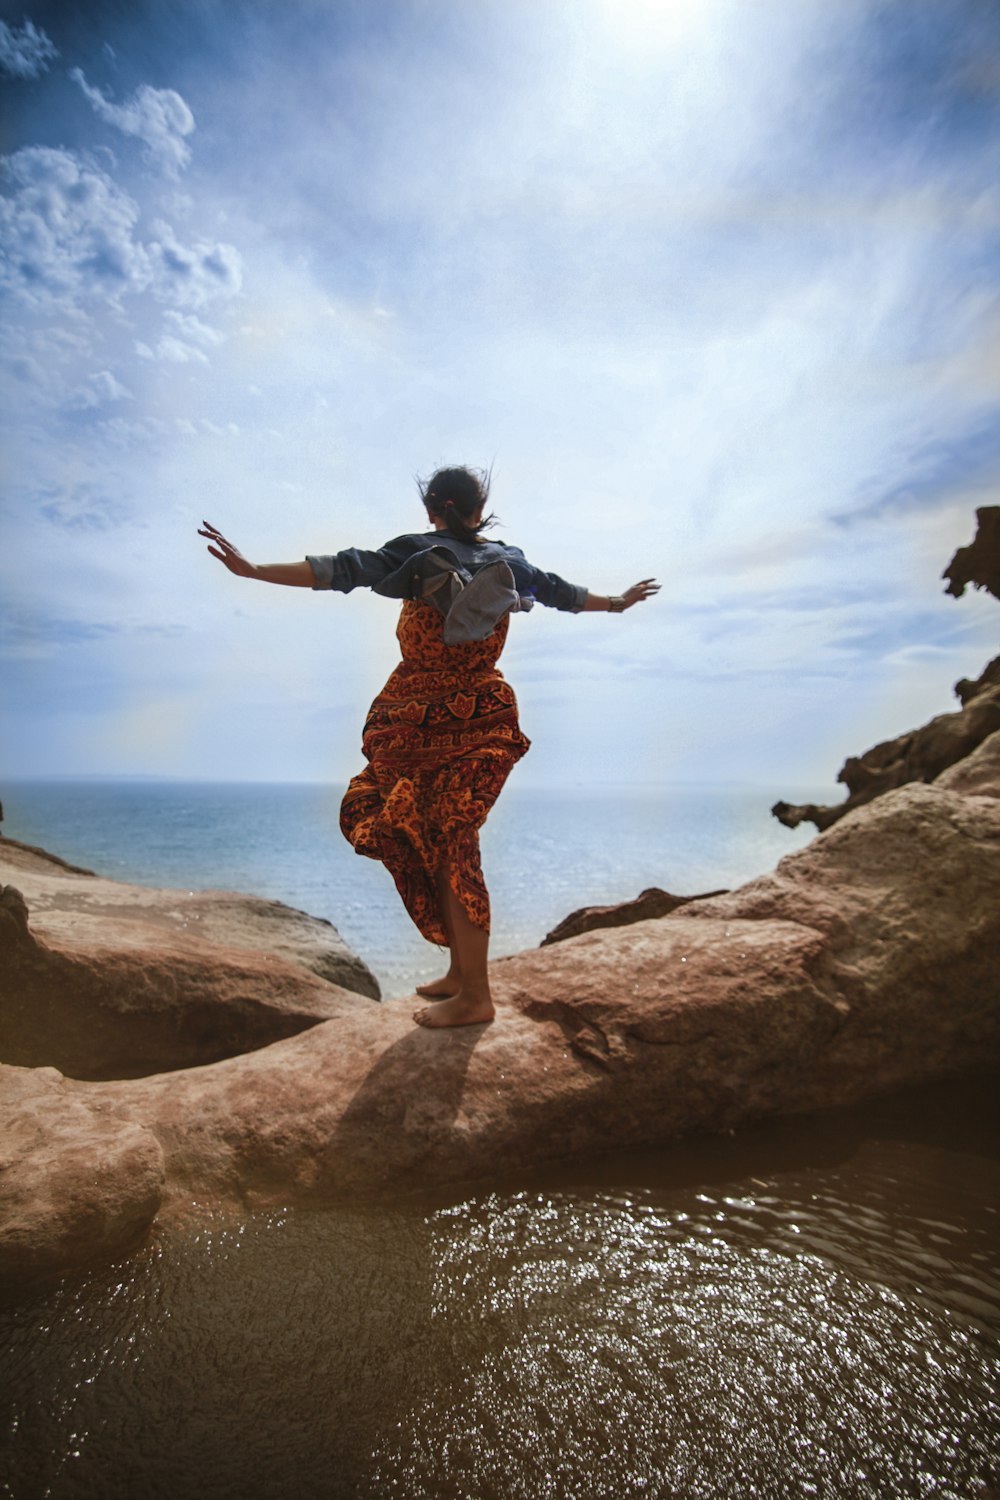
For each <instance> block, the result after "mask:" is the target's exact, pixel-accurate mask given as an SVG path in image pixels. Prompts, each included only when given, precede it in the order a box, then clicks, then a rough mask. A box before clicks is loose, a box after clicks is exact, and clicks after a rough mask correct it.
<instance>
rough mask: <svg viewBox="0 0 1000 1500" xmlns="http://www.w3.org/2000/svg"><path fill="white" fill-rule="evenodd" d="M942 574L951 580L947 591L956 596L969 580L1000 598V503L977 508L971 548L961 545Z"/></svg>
mask: <svg viewBox="0 0 1000 1500" xmlns="http://www.w3.org/2000/svg"><path fill="white" fill-rule="evenodd" d="M941 576H942V578H946V579H947V580H948V587H947V589H946V590H945V593H947V594H953V595H954V596H955V598H956V599H960V598H961V596H962V595H963V594H964V593H965V590H966V587H967V586H968V584H970V583H971V584H972V585H973V587H974V588H977V589H986V590H987V591H988V592H989V593H991V594H992V595H993V597H994V599H1000V505H984V506H983V507H982V508H981V509H980V510H977V511H976V534H975V536H974V537H973V539H972V541H971V542H970V543H969V545H968V547H959V549H958V551H957V552H956V553H955V556H954V557H953V558H952V560H951V562H950V563H949V564H948V566H947V568H946V569H945V570H944V572H943V573H942V575H941Z"/></svg>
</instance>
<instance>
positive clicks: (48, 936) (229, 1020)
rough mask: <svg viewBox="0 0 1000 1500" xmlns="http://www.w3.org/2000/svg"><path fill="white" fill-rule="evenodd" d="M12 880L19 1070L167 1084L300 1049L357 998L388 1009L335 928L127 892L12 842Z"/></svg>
mask: <svg viewBox="0 0 1000 1500" xmlns="http://www.w3.org/2000/svg"><path fill="white" fill-rule="evenodd" d="M0 879H8V880H12V881H13V880H16V882H17V884H16V885H13V884H11V885H8V886H6V887H3V886H0V997H2V1013H0V1018H2V1044H0V1045H2V1056H3V1059H4V1061H5V1062H8V1063H18V1064H21V1065H24V1066H28V1067H44V1066H51V1067H56V1068H58V1069H59V1070H60V1071H61V1072H62V1073H65V1074H68V1075H69V1076H71V1077H74V1078H90V1079H95V1078H122V1077H131V1076H136V1075H142V1074H148V1073H159V1072H163V1071H165V1070H168V1069H172V1068H182V1067H190V1066H192V1065H196V1064H199V1063H204V1062H214V1061H217V1060H218V1059H220V1058H223V1057H231V1056H233V1055H234V1054H237V1053H242V1052H248V1051H251V1050H252V1049H253V1048H256V1047H263V1046H266V1045H267V1044H268V1043H269V1042H272V1041H275V1040H277V1039H279V1038H281V1037H286V1036H292V1035H294V1034H295V1033H296V1032H298V1031H302V1030H303V1029H305V1028H307V1027H309V1026H315V1025H317V1024H318V1023H319V1022H321V1021H326V1020H329V1019H330V1018H331V1017H333V1016H336V1015H339V1014H340V1013H341V1012H342V1011H343V1010H344V1009H345V1008H347V1009H350V1008H351V1007H353V1006H355V1005H357V1003H358V1000H357V994H358V993H360V994H362V995H364V996H366V997H368V998H377V997H378V984H377V981H376V980H375V977H374V975H372V974H371V972H370V971H369V970H368V969H367V967H366V966H365V965H364V964H363V963H362V962H361V960H360V959H358V958H357V957H356V956H355V955H354V954H353V953H351V952H350V950H349V949H348V948H347V947H346V945H345V944H344V943H343V942H342V940H341V939H340V937H339V936H338V934H337V932H336V931H335V929H334V928H333V927H331V926H330V924H329V923H327V922H321V921H319V920H317V919H316V918H313V917H307V916H306V915H305V914H304V913H302V912H295V911H292V910H291V909H290V908H288V907H284V906H282V905H281V904H280V903H278V902H276V901H264V900H260V899H258V898H255V897H248V896H233V895H230V894H228V893H225V892H218V891H195V892H187V891H156V890H150V889H148V888H146V887H143V886H130V885H122V884H119V883H117V882H115V881H110V880H101V879H99V878H98V877H96V876H92V875H89V874H87V873H86V872H82V871H79V870H74V869H73V868H72V867H71V866H67V865H66V864H65V863H64V862H62V861H59V860H55V859H51V858H49V857H48V856H47V855H45V854H44V853H42V852H41V851H38V850H32V849H30V848H28V847H27V846H25V845H20V844H17V843H15V842H14V841H13V840H10V839H4V840H3V841H2V842H0ZM25 897H27V901H25ZM29 907H30V913H31V917H30V925H29V916H28V912H29ZM351 992H354V993H353V994H352V993H351Z"/></svg>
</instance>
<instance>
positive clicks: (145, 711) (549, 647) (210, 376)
mask: <svg viewBox="0 0 1000 1500" xmlns="http://www.w3.org/2000/svg"><path fill="white" fill-rule="evenodd" d="M0 23H2V24H0V73H2V84H3V137H2V148H3V153H4V159H3V172H2V180H0V193H2V196H0V233H2V250H3V260H2V265H0V286H2V296H3V302H4V308H3V318H2V322H3V329H4V346H3V358H2V389H0V410H2V417H0V423H2V433H0V437H2V442H3V455H4V461H3V462H4V470H3V484H2V498H0V777H3V776H6V777H16V776H37V775H50V774H51V775H93V774H102V775H111V776H114V775H169V776H191V777H204V778H209V779H213V780H251V781H254V780H278V781H296V780H307V781H309V780H315V781H344V780H346V779H347V777H348V776H350V775H351V774H353V773H354V772H355V771H356V770H358V769H360V766H361V764H362V762H361V758H360V734H361V725H362V722H363V719H364V713H365V710H366V709H367V706H368V703H369V702H370V700H371V698H372V697H373V696H374V694H375V693H376V692H377V691H378V689H379V687H380V686H381V684H382V682H383V681H384V679H385V677H386V676H387V675H388V673H389V671H390V670H391V668H392V666H393V664H394V662H395V661H396V660H397V658H398V654H397V648H396V642H395V638H394V627H395V616H396V609H397V607H398V606H395V605H394V604H393V603H392V602H391V601H388V600H384V599H380V598H377V597H376V596H374V595H372V594H370V593H367V592H361V591H359V592H356V593H354V594H351V595H349V596H344V595H339V594H329V593H312V592H310V591H308V590H297V589H281V588H276V587H268V586H265V585H262V584H259V583H254V582H250V581H245V580H240V579H237V578H235V577H232V576H231V575H229V574H228V573H227V572H225V570H224V569H223V568H222V567H221V566H220V565H219V564H218V563H217V562H215V561H214V560H213V559H212V558H211V557H209V556H208V554H207V552H206V551H205V547H204V543H203V542H202V541H201V540H200V539H199V538H198V536H197V535H196V529H197V527H198V525H199V524H200V522H201V521H202V519H203V518H207V519H209V520H210V521H212V522H213V523H214V524H216V525H218V526H219V527H221V529H222V530H223V531H224V532H225V533H226V534H227V535H228V536H229V537H230V538H231V539H232V540H233V541H235V542H236V544H237V545H238V546H240V547H241V548H242V549H243V551H244V552H245V553H246V554H247V555H248V556H249V557H250V558H251V559H253V560H254V561H258V562H281V561H292V560H296V559H299V558H302V557H303V556H305V554H306V553H317V552H335V551H337V550H338V549H339V548H341V547H347V546H362V547H376V546H378V545H379V544H380V543H381V542H383V541H384V540H386V539H387V538H389V537H392V536H395V535H398V534H399V533H401V532H405V531H412V530H421V529H424V524H425V523H424V519H423V512H422V510H421V508H420V504H419V499H418V495H417V490H416V486H415V483H414V478H415V476H417V475H427V474H429V473H430V472H432V471H433V469H434V468H435V467H438V466H440V465H442V464H452V463H469V464H473V465H478V466H483V467H491V468H492V473H493V491H492V508H493V509H494V510H495V512H496V513H497V515H498V516H499V517H500V520H501V526H500V528H499V530H498V532H497V535H499V536H501V537H502V538H505V539H507V540H509V541H511V542H514V543H516V544H517V545H519V546H521V547H522V548H523V549H524V551H525V552H526V553H527V555H528V557H529V558H530V559H531V560H532V561H533V562H535V563H536V564H537V565H538V566H540V567H542V568H545V569H547V570H554V571H556V572H558V573H560V574H561V575H562V576H563V577H565V578H568V579H569V580H570V581H572V582H574V583H580V584H584V585H585V586H587V587H590V588H592V589H593V590H595V591H596V592H598V593H617V592H621V591H622V590H624V589H625V588H626V587H627V586H628V585H629V584H630V583H632V582H634V581H635V580H636V579H638V578H643V577H648V576H650V575H655V576H656V577H658V578H659V579H660V580H661V582H662V585H663V588H662V592H661V593H660V595H659V596H658V598H657V599H656V600H655V601H653V602H651V603H649V604H646V605H642V606H638V607H636V608H635V609H633V610H631V611H629V612H628V613H627V614H626V615H621V616H618V615H612V616H608V615H604V614H597V613H592V614H585V615H576V616H574V615H570V614H564V613H560V612H557V611H554V610H544V609H541V608H538V609H535V610H534V611H532V613H531V614H530V615H524V616H520V617H518V618H515V619H514V620H513V622H512V626H511V632H510V637H509V641H508V645H507V649H506V652H505V654H504V658H503V663H502V665H503V669H504V672H505V675H506V676H507V677H508V678H509V679H510V680H511V682H512V683H513V685H514V687H515V689H516V691H517V693H518V698H519V702H520V706H521V715H522V722H523V726H524V728H525V731H526V733H527V734H528V735H529V737H530V738H531V739H532V741H533V748H532V751H531V753H530V755H529V756H528V757H527V759H526V760H525V761H524V762H523V763H522V765H521V766H520V767H519V768H518V772H517V776H518V780H519V782H520V783H521V784H523V785H532V784H534V785H539V786H546V785H566V786H587V785H595V784H601V785H619V784H621V785H625V784H629V783H635V782H642V783H649V782H658V781H672V782H726V781H742V782H748V783H752V784H754V785H759V786H761V787H768V788H770V789H772V790H773V791H774V793H775V794H776V795H783V794H788V793H794V791H795V789H796V788H798V787H803V786H813V787H816V786H819V787H822V786H827V787H828V789H829V794H830V795H831V797H833V798H837V797H838V796H839V795H840V793H838V792H837V791H836V789H835V786H834V778H835V775H836V771H837V769H838V768H839V766H840V765H841V763H842V761H843V760H844V758H845V757H846V756H847V755H849V754H855V753H860V752H861V751H863V750H864V749H866V748H868V746H870V745H872V744H874V743H875V742H877V741H879V740H882V739H887V738H891V737H893V736H895V735H897V734H899V733H901V732H903V731H905V730H907V729H909V728H912V727H914V726H916V725H917V724H920V723H922V722H924V721H925V720H926V719H927V718H929V717H930V716H931V715H933V714H935V713H944V712H948V711H950V710H952V709H954V708H955V707H957V703H956V701H955V699H954V697H953V694H952V685H953V683H954V682H955V681H956V679H958V678H959V677H964V676H975V675H977V674H978V673H979V671H981V669H982V667H983V666H984V665H985V663H986V661H987V660H988V659H989V657H990V656H991V655H993V654H994V653H995V652H996V649H997V645H996V640H997V634H998V621H1000V613H998V606H997V604H996V601H995V600H993V599H991V598H989V597H988V596H985V595H982V594H975V593H970V594H967V596H966V597H965V598H963V599H961V600H958V601H956V600H955V599H953V598H949V597H946V596H945V595H944V593H943V586H942V583H941V579H940V574H941V572H942V569H943V568H944V567H945V565H946V563H947V562H948V561H949V559H950V557H951V555H952V553H953V551H954V550H955V548H956V547H958V546H960V545H962V544H964V543H966V542H968V541H969V540H971V537H972V535H973V532H974V529H975V514H974V513H975V508H976V507H977V506H980V505H984V504H996V503H998V500H1000V493H998V491H1000V486H998V480H1000V422H998V420H997V417H998V398H1000V289H998V240H1000V177H998V173H997V162H998V160H1000V7H996V6H995V5H994V4H993V3H992V0H836V3H835V4H831V3H830V0H329V3H321V0H282V3H280V4H279V3H267V0H106V3H102V0H93V3H75V4H65V3H50V0H43V3H39V4H35V5H33V6H32V5H31V3H30V0H19V3H18V4H16V5H9V4H7V3H6V0H0Z"/></svg>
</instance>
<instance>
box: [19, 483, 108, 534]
mask: <svg viewBox="0 0 1000 1500" xmlns="http://www.w3.org/2000/svg"><path fill="white" fill-rule="evenodd" d="M41 498H42V504H41V505H40V506H39V512H40V514H41V515H43V516H44V517H45V519H46V520H47V521H51V523H52V525H53V526H58V527H59V528H60V530H64V531H111V530H113V529H115V528H116V527H118V526H120V525H121V524H122V523H123V522H124V521H126V520H127V519H128V516H129V508H128V506H126V505H124V504H122V502H121V501H120V500H117V499H113V498H112V497H111V496H109V495H107V494H105V493H104V491H103V490H101V489H99V488H98V487H97V486H96V485H94V484H91V483H89V482H87V481H84V482H81V483H79V484H76V485H73V486H72V487H71V488H67V489H62V488H54V489H53V490H51V491H50V492H49V493H48V494H47V495H44V496H42V497H41Z"/></svg>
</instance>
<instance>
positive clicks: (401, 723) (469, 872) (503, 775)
mask: <svg viewBox="0 0 1000 1500" xmlns="http://www.w3.org/2000/svg"><path fill="white" fill-rule="evenodd" d="M508 623H509V617H505V618H504V619H503V620H501V621H500V623H499V625H498V626H497V627H496V629H495V630H494V631H493V633H492V634H491V635H489V636H487V638H486V640H484V641H468V642H463V643H462V644H461V645H456V646H448V645H445V642H444V639H443V636H442V629H443V625H444V620H443V617H442V616H441V615H440V614H439V613H438V611H437V610H436V609H435V608H434V606H433V605H432V604H427V603H425V602H423V601H420V600H411V601H407V603H405V604H404V605H403V609H402V612H401V614H400V617H399V626H398V628H397V631H396V635H397V637H398V639H399V644H400V648H401V650H402V653H403V660H402V662H401V663H400V665H399V666H398V667H397V668H396V670H395V671H394V672H393V674H392V676H391V677H390V678H389V681H388V682H387V683H386V685H385V687H384V688H383V689H382V691H381V692H380V693H379V695H378V697H377V698H376V699H375V702H374V703H373V704H372V706H371V708H370V709H369V711H368V718H367V719H366V720H365V729H364V737H363V739H362V750H363V751H364V755H365V759H366V760H367V761H368V765H367V766H366V767H365V769H364V770H363V771H362V772H361V773H360V774H359V775H358V776H355V777H354V779H353V780H352V781H351V783H350V785H349V786H348V788H347V794H346V796H345V797H344V801H343V804H342V806H341V809H340V826H341V829H342V830H343V833H344V836H345V837H346V838H347V839H348V840H349V841H350V843H351V844H352V845H353V847H354V849H355V852H356V853H358V854H364V855H367V856H368V858H369V859H377V860H381V862H382V864H384V865H385V867H386V869H387V870H388V871H389V873H390V874H391V875H392V877H393V879H394V880H395V882H396V889H397V890H398V891H399V894H400V896H401V897H402V899H403V904H404V905H405V907H406V910H407V911H408V912H409V914H410V916H411V917H412V919H413V921H414V922H415V923H416V925H417V927H418V928H419V929H420V931H421V933H422V934H423V936H424V937H425V938H427V939H428V940H429V941H430V942H432V943H440V944H443V945H447V942H448V935H447V933H446V931H445V927H444V921H443V918H442V914H441V906H440V901H439V899H438V893H437V884H436V880H437V875H438V872H439V870H441V869H442V867H443V868H444V869H445V870H447V872H448V880H449V883H450V885H451V888H452V890H453V891H454V893H455V895H456V896H457V897H458V899H459V901H461V903H462V906H463V908H464V910H465V912H466V914H467V915H468V917H469V920H470V921H471V922H473V923H474V924H475V925H476V926H477V927H481V928H483V929H484V931H486V932H488V931H489V929H490V898H489V894H488V893H487V890H486V885H485V882H484V880H483V872H482V866H481V864H480V859H479V829H480V828H481V827H482V825H483V823H484V822H485V821H486V816H487V814H488V813H489V810H490V808H491V807H492V806H493V804H494V802H495V801H496V799H497V797H498V796H499V795H500V790H501V788H502V787H503V784H504V782H505V781H506V780H507V777H508V775H509V774H510V771H511V769H512V767H513V766H514V765H515V764H516V762H517V761H519V760H520V759H521V756H522V755H524V754H525V752H526V751H527V749H528V747H529V741H528V740H527V739H525V737H524V735H523V734H522V733H521V729H520V725H519V724H518V720H517V699H516V698H515V697H514V692H513V689H512V688H511V687H510V686H509V684H508V683H506V682H505V681H504V679H503V677H502V675H501V674H500V672H499V671H498V670H497V665H496V663H497V660H498V659H499V656H500V653H501V651H502V650H503V646H504V641H505V640H506V639H507V627H508Z"/></svg>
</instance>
